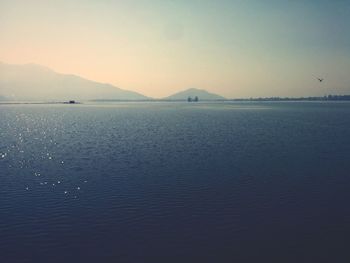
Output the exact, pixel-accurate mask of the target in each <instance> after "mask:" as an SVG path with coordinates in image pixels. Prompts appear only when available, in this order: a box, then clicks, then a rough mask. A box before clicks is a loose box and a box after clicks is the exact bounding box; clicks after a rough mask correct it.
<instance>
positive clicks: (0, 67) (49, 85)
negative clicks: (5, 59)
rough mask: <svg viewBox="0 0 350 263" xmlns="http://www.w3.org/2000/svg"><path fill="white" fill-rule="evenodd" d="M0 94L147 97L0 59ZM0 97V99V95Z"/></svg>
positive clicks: (47, 97) (48, 97) (18, 96)
mask: <svg viewBox="0 0 350 263" xmlns="http://www.w3.org/2000/svg"><path fill="white" fill-rule="evenodd" d="M0 96H1V97H2V98H5V99H6V98H8V99H11V100H46V101H48V100H50V101H61V100H64V101H65V100H70V99H74V100H91V99H115V100H145V99H148V98H147V97H146V96H144V95H142V94H139V93H137V92H133V91H127V90H123V89H120V88H117V87H115V86H113V85H110V84H104V83H99V82H95V81H91V80H87V79H84V78H81V77H79V76H75V75H68V74H60V73H57V72H54V71H53V70H51V69H49V68H46V67H43V66H40V65H35V64H25V65H10V64H5V63H1V62H0ZM0 99H1V98H0Z"/></svg>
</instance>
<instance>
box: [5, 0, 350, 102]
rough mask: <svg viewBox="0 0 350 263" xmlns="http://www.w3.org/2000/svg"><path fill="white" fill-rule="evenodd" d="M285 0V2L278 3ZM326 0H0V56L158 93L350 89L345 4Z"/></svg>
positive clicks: (300, 92) (280, 92) (8, 60)
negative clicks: (301, 0) (321, 86)
mask: <svg viewBox="0 0 350 263" xmlns="http://www.w3.org/2000/svg"><path fill="white" fill-rule="evenodd" d="M282 2H283V3H282ZM345 2H346V1H344V2H339V3H338V2H337V3H333V4H329V3H330V2H329V1H319V2H317V4H316V3H315V4H312V3H307V4H306V3H291V2H290V1H273V0H270V1H266V2H265V3H264V4H261V1H249V3H247V1H239V0H237V1H226V0H222V1H215V2H214V1H205V0H204V1H199V0H193V1H182V0H178V1H170V0H163V1H160V0H149V1H146V0H135V1H129V2H128V3H126V1H111V0H101V1H97V0H86V1H83V0H77V1H68V0H61V1H53V0H45V1H44V0H31V1H25V0H22V1H20V0H0V61H3V62H6V63H12V64H23V63H37V64H41V65H45V66H47V67H50V68H52V69H53V70H55V71H57V72H60V73H72V74H76V75H80V76H82V77H85V78H88V79H91V80H95V81H99V82H104V83H111V84H113V85H116V86H118V87H121V88H124V89H129V90H133V91H137V92H140V93H142V94H144V95H146V96H151V97H164V96H168V95H170V94H172V93H175V92H177V91H179V90H183V89H185V88H191V87H195V88H202V89H206V90H208V91H211V92H214V93H218V94H221V95H223V96H225V97H228V98H236V97H251V96H252V97H258V96H308V95H322V94H323V92H324V91H323V90H320V89H319V88H318V87H317V85H318V83H317V82H316V81H315V77H317V76H320V77H324V78H325V84H324V85H325V87H326V89H329V93H338V94H346V93H350V77H349V74H348V69H349V68H350V48H349V46H350V45H349V44H350V33H349V31H348V29H347V28H348V26H349V24H350V22H349V21H350V18H349V16H347V14H348V12H349V11H350V5H349V4H347V3H345Z"/></svg>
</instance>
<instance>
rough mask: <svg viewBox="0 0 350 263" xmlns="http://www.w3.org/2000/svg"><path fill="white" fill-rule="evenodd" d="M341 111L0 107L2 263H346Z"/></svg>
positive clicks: (347, 134)
mask: <svg viewBox="0 0 350 263" xmlns="http://www.w3.org/2000/svg"><path fill="white" fill-rule="evenodd" d="M349 201H350V103H346V102H344V103H331V102H329V103H328V102H322V103H318V102H285V103H277V102H274V103H267V102H266V103H191V104H189V103H116V104H112V103H111V104H95V105H93V104H90V105H89V104H82V105H0V262H6V263H8V262H349V260H350V252H349V244H350V205H349Z"/></svg>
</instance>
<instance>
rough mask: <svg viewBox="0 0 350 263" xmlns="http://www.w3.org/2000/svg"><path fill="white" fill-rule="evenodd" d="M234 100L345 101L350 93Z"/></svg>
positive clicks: (348, 98)
mask: <svg viewBox="0 0 350 263" xmlns="http://www.w3.org/2000/svg"><path fill="white" fill-rule="evenodd" d="M232 100H233V101H344V100H350V95H328V96H323V97H298V98H293V97H292V98H291V97H265V98H242V99H232Z"/></svg>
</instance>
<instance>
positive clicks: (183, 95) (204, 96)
mask: <svg viewBox="0 0 350 263" xmlns="http://www.w3.org/2000/svg"><path fill="white" fill-rule="evenodd" d="M196 96H197V97H198V98H199V100H224V99H225V98H224V97H222V96H220V95H217V94H214V93H210V92H208V91H206V90H203V89H195V88H191V89H187V90H183V91H180V92H177V93H175V94H173V95H171V96H169V97H166V98H164V99H165V100H187V98H188V97H191V98H194V97H196Z"/></svg>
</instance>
